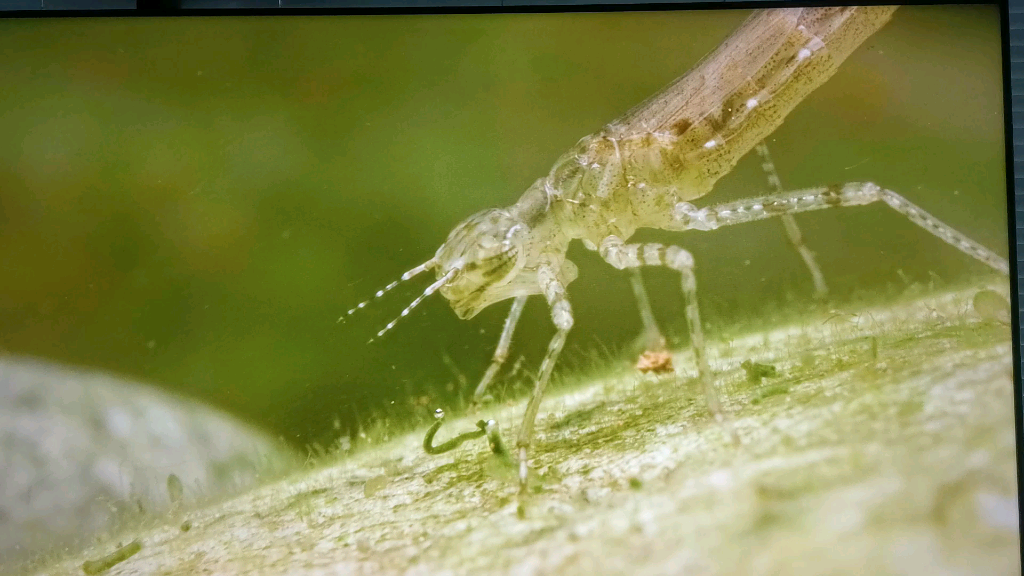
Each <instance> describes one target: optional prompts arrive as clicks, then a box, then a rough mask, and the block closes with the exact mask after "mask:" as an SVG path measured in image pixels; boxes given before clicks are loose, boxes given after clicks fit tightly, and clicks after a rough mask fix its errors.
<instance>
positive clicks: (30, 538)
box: [0, 356, 296, 566]
mask: <svg viewBox="0 0 1024 576" xmlns="http://www.w3.org/2000/svg"><path fill="white" fill-rule="evenodd" d="M295 462H296V456H295V454H293V453H292V452H291V450H290V449H288V448H286V447H284V446H283V445H282V444H281V443H279V442H277V441H276V440H274V439H272V438H270V437H268V436H267V435H266V434H264V433H262V432H259V431H257V430H256V429H254V428H253V427H251V426H248V425H245V424H243V423H241V422H239V421H237V420H236V419H234V418H232V417H229V416H228V415H226V414H222V413H220V412H219V411H216V410H213V409H211V408H208V407H206V406H203V405H201V404H199V403H197V402H195V401H191V400H187V399H183V398H177V397H174V396H171V395H170V394H167V393H165V392H162V391H160V390H158V389H156V388H154V387H151V386H148V385H145V384H141V383H138V382H132V381H129V380H126V379H123V378H120V377H117V376H114V375H110V374H104V373H100V372H96V371H87V370H77V369H73V368H69V367H65V366H60V365H57V364H53V363H50V362H46V361H43V360H37V359H30V358H26V357H18V356H0V566H4V565H8V566H9V565H11V564H13V563H16V562H18V561H21V560H24V559H26V558H28V557H29V556H31V555H32V554H35V553H38V552H43V551H46V550H48V549H52V548H53V547H60V548H64V547H68V548H70V549H74V548H75V546H76V545H82V544H85V543H90V544H91V543H92V542H93V539H94V538H95V537H96V536H98V535H101V534H102V533H103V532H104V531H106V530H110V529H114V528H117V527H118V526H123V525H124V523H126V522H128V523H132V522H136V523H137V522H139V521H142V520H144V519H145V518H146V517H149V516H152V515H154V514H157V515H159V514H161V513H162V512H164V511H166V510H167V509H168V508H169V506H170V498H171V495H170V494H169V493H168V478H169V476H170V475H171V474H173V475H175V476H176V477H177V478H178V479H179V480H180V483H179V487H180V489H181V495H182V505H189V504H192V505H194V504H195V503H196V502H199V501H203V500H209V499H210V498H216V497H222V496H224V495H226V494H231V493H237V492H239V491H240V490H242V489H245V488H251V487H252V486H253V485H254V483H255V482H256V481H257V479H258V476H259V475H260V474H273V473H275V472H278V473H279V472H281V471H283V470H285V469H291V468H293V467H294V466H295ZM172 482H173V481H172Z"/></svg>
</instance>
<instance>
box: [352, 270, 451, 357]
mask: <svg viewBox="0 0 1024 576" xmlns="http://www.w3.org/2000/svg"><path fill="white" fill-rule="evenodd" d="M458 271H459V269H458V268H452V269H451V270H449V271H448V273H447V274H445V275H444V276H441V277H440V278H438V279H437V282H434V283H433V284H431V285H430V286H427V289H426V290H424V291H423V294H420V295H419V296H418V297H417V298H416V299H415V300H413V301H412V304H409V305H408V306H406V307H405V310H402V313H401V314H399V315H398V318H395V319H394V320H392V321H391V322H388V325H387V326H385V327H384V328H382V329H381V331H380V332H377V335H376V336H374V337H373V338H370V341H369V342H367V344H369V343H370V342H373V341H374V340H375V339H377V338H380V337H381V336H383V335H385V334H387V332H388V330H391V329H392V328H394V327H395V324H398V321H399V320H400V319H402V318H404V317H406V316H408V315H409V312H412V310H413V308H415V307H417V306H419V305H420V302H423V300H424V299H426V297H427V296H430V295H431V294H433V293H434V292H437V290H438V289H439V288H441V286H444V283H445V282H447V281H448V280H449V279H450V278H451V277H452V276H454V275H455V273H456V272H458Z"/></svg>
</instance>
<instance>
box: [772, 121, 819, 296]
mask: <svg viewBox="0 0 1024 576" xmlns="http://www.w3.org/2000/svg"><path fill="white" fill-rule="evenodd" d="M756 150H757V155H758V156H760V157H761V169H762V170H764V173H765V175H766V176H768V186H769V188H771V191H772V193H773V194H782V181H781V180H779V173H778V172H777V171H776V170H775V163H774V162H772V157H771V155H770V154H769V153H768V145H767V144H765V143H764V141H761V142H760V143H759V144H758V145H757V146H756ZM782 225H783V227H784V228H785V229H786V236H787V237H788V238H789V243H790V244H792V245H793V248H795V249H796V251H797V252H798V253H799V254H800V257H801V258H803V260H804V264H806V265H807V269H808V270H809V271H810V272H811V278H812V279H813V280H814V297H815V298H818V299H821V298H824V297H825V296H827V295H828V285H827V284H825V276H824V275H823V274H822V273H821V268H819V267H818V262H817V260H815V258H814V252H811V249H810V248H808V247H807V245H806V244H804V238H803V235H802V234H801V233H800V227H799V226H798V225H797V223H796V218H794V217H793V215H792V214H784V215H783V216H782Z"/></svg>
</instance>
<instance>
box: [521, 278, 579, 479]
mask: <svg viewBox="0 0 1024 576" xmlns="http://www.w3.org/2000/svg"><path fill="white" fill-rule="evenodd" d="M558 269H559V265H558V263H556V262H555V261H554V260H553V259H551V258H545V259H544V261H543V262H542V264H541V265H540V267H539V268H538V270H537V279H538V281H539V282H540V288H541V291H542V292H543V294H544V298H545V299H546V300H547V301H548V306H550V307H551V320H552V322H554V324H555V328H556V329H557V332H555V336H554V338H552V339H551V343H550V344H548V351H547V354H545V356H544V361H543V362H542V363H541V365H540V375H539V376H538V377H537V384H536V385H535V386H534V388H533V394H532V395H531V396H530V402H529V404H527V405H526V413H525V414H523V423H522V425H521V426H520V427H519V438H518V440H517V441H516V448H517V451H518V452H519V493H520V494H525V493H526V487H527V486H526V480H527V474H528V473H529V448H530V444H531V443H532V442H533V424H534V421H535V420H536V419H537V411H538V410H539V409H540V403H541V401H542V400H543V399H544V389H545V388H546V387H547V385H548V380H550V379H551V371H552V370H553V369H554V367H555V362H556V361H557V360H558V355H559V353H560V352H561V351H562V346H564V345H565V338H566V336H568V334H569V330H570V329H572V324H573V318H572V307H570V306H569V300H568V299H567V298H566V295H565V286H564V285H563V284H562V283H561V282H560V281H559V280H558Z"/></svg>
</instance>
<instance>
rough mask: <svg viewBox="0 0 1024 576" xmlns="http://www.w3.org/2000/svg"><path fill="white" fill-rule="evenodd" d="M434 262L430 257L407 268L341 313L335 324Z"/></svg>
mask: <svg viewBox="0 0 1024 576" xmlns="http://www.w3.org/2000/svg"><path fill="white" fill-rule="evenodd" d="M434 264H435V262H434V259H433V258H431V259H430V260H427V261H426V262H424V263H423V264H420V265H419V266H417V267H415V268H413V269H412V270H409V271H408V272H406V273H405V274H402V276H401V277H400V278H399V279H398V280H395V281H394V282H392V283H391V284H388V285H387V286H385V287H383V288H381V289H380V290H377V293H376V294H374V295H373V298H368V299H366V300H363V301H362V302H360V303H359V304H358V305H357V306H356V307H355V308H352V309H351V310H349V311H348V312H345V313H344V314H342V315H341V317H339V318H338V322H336V324H337V323H340V322H342V321H343V320H345V318H347V317H349V316H351V315H352V314H353V313H354V312H355V311H356V310H362V309H363V308H366V306H367V305H368V304H369V303H370V302H373V301H374V300H378V299H380V298H381V297H382V296H384V295H385V294H387V293H388V292H390V291H391V290H392V289H393V288H394V287H395V286H398V285H399V284H401V283H402V282H405V281H406V280H408V279H410V278H412V277H413V276H416V275H417V274H420V273H422V272H426V271H427V270H429V269H431V268H433V267H434Z"/></svg>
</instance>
